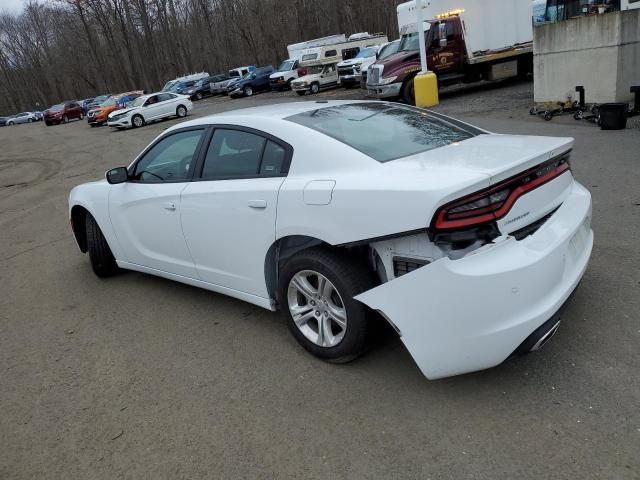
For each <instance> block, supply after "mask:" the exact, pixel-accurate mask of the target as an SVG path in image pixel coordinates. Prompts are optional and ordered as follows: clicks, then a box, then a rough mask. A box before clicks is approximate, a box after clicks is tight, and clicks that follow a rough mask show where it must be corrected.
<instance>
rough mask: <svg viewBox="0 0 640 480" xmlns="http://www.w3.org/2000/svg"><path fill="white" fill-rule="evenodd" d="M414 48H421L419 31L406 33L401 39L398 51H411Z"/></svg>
mask: <svg viewBox="0 0 640 480" xmlns="http://www.w3.org/2000/svg"><path fill="white" fill-rule="evenodd" d="M412 50H420V36H419V35H418V32H413V33H406V34H404V35H403V36H402V38H401V39H400V46H399V47H398V51H400V52H409V51H412Z"/></svg>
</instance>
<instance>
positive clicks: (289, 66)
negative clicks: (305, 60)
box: [278, 60, 296, 72]
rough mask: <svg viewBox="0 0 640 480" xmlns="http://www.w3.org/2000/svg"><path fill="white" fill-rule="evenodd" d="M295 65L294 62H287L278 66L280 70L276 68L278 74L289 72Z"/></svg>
mask: <svg viewBox="0 0 640 480" xmlns="http://www.w3.org/2000/svg"><path fill="white" fill-rule="evenodd" d="M295 63H296V61H295V60H287V61H285V62H282V65H280V68H278V71H279V72H288V71H289V70H291V69H293V65H294V64H295Z"/></svg>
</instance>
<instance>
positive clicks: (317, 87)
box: [311, 82, 320, 95]
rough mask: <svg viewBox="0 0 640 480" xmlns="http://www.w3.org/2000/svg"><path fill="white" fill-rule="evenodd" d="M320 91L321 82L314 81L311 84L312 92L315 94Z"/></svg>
mask: <svg viewBox="0 0 640 480" xmlns="http://www.w3.org/2000/svg"><path fill="white" fill-rule="evenodd" d="M319 91H320V84H319V83H317V82H314V83H312V84H311V93H312V94H314V95H315V94H316V93H318V92H319Z"/></svg>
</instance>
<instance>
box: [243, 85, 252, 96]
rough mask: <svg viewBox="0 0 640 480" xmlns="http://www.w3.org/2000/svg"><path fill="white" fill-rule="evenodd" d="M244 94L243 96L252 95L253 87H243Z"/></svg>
mask: <svg viewBox="0 0 640 480" xmlns="http://www.w3.org/2000/svg"><path fill="white" fill-rule="evenodd" d="M244 95H245V97H250V96H251V95H253V89H252V88H251V87H244Z"/></svg>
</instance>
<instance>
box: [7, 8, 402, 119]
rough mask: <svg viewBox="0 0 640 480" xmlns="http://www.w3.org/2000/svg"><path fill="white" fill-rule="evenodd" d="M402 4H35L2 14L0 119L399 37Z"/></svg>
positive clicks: (155, 88)
mask: <svg viewBox="0 0 640 480" xmlns="http://www.w3.org/2000/svg"><path fill="white" fill-rule="evenodd" d="M398 3H401V2H400V0H28V2H27V4H26V5H25V7H24V9H23V11H22V12H21V13H19V14H9V13H3V14H1V15H0V113H4V114H9V113H15V112H18V111H21V110H41V109H44V108H46V107H48V106H50V105H52V104H54V103H57V102H60V101H63V100H70V99H81V98H86V97H91V96H95V95H98V94H100V93H109V92H111V93H117V92H122V91H127V90H133V89H145V90H157V89H159V88H161V87H162V85H164V83H165V82H166V81H167V80H169V79H171V78H175V77H176V76H180V75H183V74H186V73H193V72H200V71H207V72H209V73H211V74H213V73H218V72H224V71H227V70H228V69H229V68H232V67H236V66H242V65H247V64H249V65H250V64H254V65H267V64H272V65H274V66H277V65H276V64H277V63H278V62H279V61H281V60H284V59H286V56H287V49H286V46H287V45H288V44H292V43H298V42H301V41H304V40H308V39H312V38H319V37H323V36H327V35H332V34H336V33H345V34H347V35H349V34H351V33H356V32H362V31H368V32H370V33H373V32H385V33H387V34H388V35H389V38H390V39H391V38H396V37H397V35H398V26H397V20H396V5H397V4H398Z"/></svg>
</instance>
